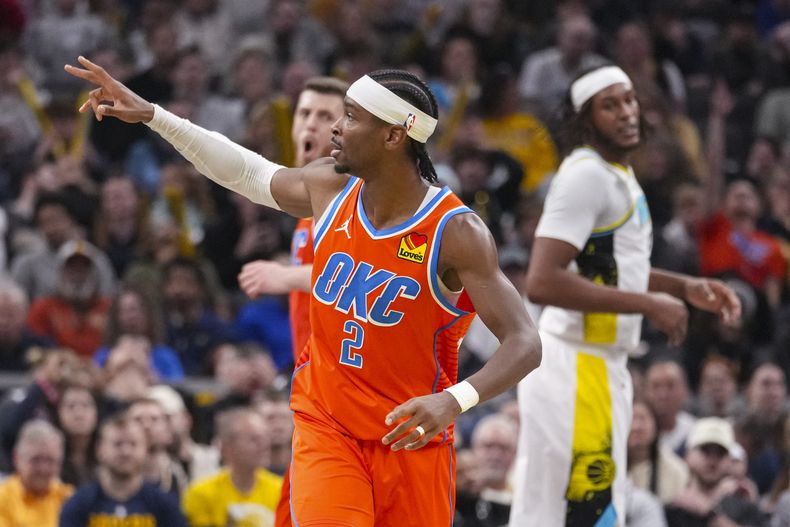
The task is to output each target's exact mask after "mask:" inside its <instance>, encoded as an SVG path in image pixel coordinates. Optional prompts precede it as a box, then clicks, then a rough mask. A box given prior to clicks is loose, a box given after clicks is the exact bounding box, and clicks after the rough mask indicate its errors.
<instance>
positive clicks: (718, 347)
mask: <svg viewBox="0 0 790 527" xmlns="http://www.w3.org/2000/svg"><path fill="white" fill-rule="evenodd" d="M79 55H85V56H87V57H89V58H90V59H91V60H93V61H94V62H96V63H98V64H100V65H101V66H103V67H104V68H106V69H107V70H108V71H109V72H110V73H111V74H112V75H113V76H115V77H116V78H118V79H119V80H121V81H122V82H124V83H126V84H127V85H128V86H129V87H130V88H132V89H133V90H134V91H136V92H137V93H139V94H140V95H142V96H143V97H145V98H146V99H148V100H150V101H153V102H157V103H158V104H160V105H163V106H165V107H167V108H168V109H169V110H170V111H172V112H174V113H176V114H178V115H180V116H182V117H186V118H189V119H190V120H192V121H193V122H195V123H197V124H199V125H202V126H204V127H206V128H209V129H211V130H216V131H218V132H221V133H223V134H225V135H226V136H228V137H229V138H231V139H232V140H234V141H236V142H239V143H241V144H243V145H245V146H246V147H248V148H250V149H252V150H255V151H257V152H259V153H261V154H262V155H264V156H265V157H267V158H269V159H271V160H273V161H276V162H279V163H282V164H286V165H287V164H291V163H293V161H294V151H293V145H292V144H291V140H290V127H291V113H292V109H293V107H294V104H295V100H296V98H297V97H298V95H299V92H300V91H301V89H302V86H303V83H304V82H305V80H306V79H308V78H310V77H313V76H315V75H332V76H336V77H338V78H341V79H344V80H347V81H354V80H355V79H357V78H358V77H359V76H361V75H363V74H364V73H366V72H368V71H371V70H374V69H377V68H381V67H399V68H404V69H408V70H410V71H414V72H417V73H418V74H419V75H420V76H421V77H423V78H424V79H426V80H427V81H428V82H429V85H430V86H431V88H432V89H433V90H434V93H435V94H436V97H437V100H438V102H439V105H440V119H439V129H438V132H437V134H436V135H435V140H433V141H432V143H431V144H429V148H430V150H431V155H432V158H433V160H434V162H435V164H436V166H437V172H438V173H439V175H440V180H441V181H442V183H443V184H446V185H448V186H450V187H451V188H452V189H453V190H454V191H455V192H456V193H457V194H458V195H459V196H460V197H461V198H462V199H463V200H464V202H466V203H467V204H468V205H469V206H470V207H471V208H473V209H474V210H475V211H476V212H477V213H478V214H479V215H480V216H481V217H482V218H483V220H484V221H485V222H486V223H487V224H488V226H489V227H490V229H491V231H492V232H493V233H494V237H495V239H496V241H497V244H498V245H499V250H500V266H501V267H502V268H503V270H504V271H505V272H506V274H507V275H508V277H509V278H510V279H511V280H512V281H513V283H514V284H515V285H516V287H517V288H518V289H519V291H521V292H522V293H523V291H524V289H525V287H524V279H525V271H526V269H527V267H528V265H529V259H530V247H531V243H532V240H533V237H534V230H535V227H536V225H537V221H538V219H539V217H540V213H541V207H542V200H543V197H544V196H545V192H546V190H547V187H548V184H549V183H550V181H551V177H552V174H553V173H554V171H555V170H556V169H557V167H558V165H559V163H560V161H561V159H562V156H563V154H564V153H565V151H564V150H563V147H564V144H563V138H562V137H561V136H560V134H559V130H560V125H561V118H560V113H559V109H560V107H561V105H562V103H563V101H564V96H565V93H566V91H567V89H568V87H569V84H570V82H571V81H572V80H573V78H574V77H575V76H576V75H577V74H578V73H580V72H581V71H583V70H585V69H586V68H589V67H591V66H595V65H598V64H602V63H605V62H614V63H616V64H618V65H620V66H621V67H622V68H623V69H624V70H625V71H626V72H627V73H628V74H629V75H630V76H631V78H632V80H633V81H634V85H635V87H636V90H637V94H638V98H639V100H640V104H641V110H642V117H643V120H644V124H645V127H646V130H647V136H646V137H647V138H646V140H645V141H644V143H643V145H642V146H641V147H640V148H639V150H638V151H637V152H636V153H635V155H634V158H633V166H634V169H635V172H636V174H637V177H638V178H639V181H640V183H641V185H642V187H643V188H644V190H645V193H646V195H647V199H648V203H649V206H650V211H651V215H652V219H653V228H654V237H655V240H654V251H653V262H654V264H655V265H656V266H657V267H663V268H666V269H670V270H677V271H682V272H685V273H690V274H694V275H705V276H715V277H719V278H721V279H723V280H725V281H726V282H727V283H728V284H729V285H731V286H732V287H733V288H734V289H735V290H736V291H737V293H738V296H739V297H740V299H741V302H742V303H743V307H744V316H743V320H742V323H741V324H740V325H739V326H738V327H737V328H730V327H725V326H724V325H722V324H720V323H718V322H717V320H716V318H715V317H714V316H708V315H705V314H702V313H698V312H692V316H691V324H690V329H689V336H688V339H687V340H686V342H685V343H684V344H683V345H682V346H681V347H673V346H670V345H669V344H668V343H667V342H666V339H664V338H663V337H662V336H661V335H660V334H659V333H658V332H657V331H656V330H655V329H654V328H651V327H649V326H646V327H645V330H644V332H643V337H644V342H643V346H642V348H641V349H640V352H639V354H638V356H634V357H632V358H631V361H630V366H631V372H632V375H633V379H634V384H635V406H634V420H633V426H632V431H631V437H630V440H629V467H628V470H629V474H630V475H631V482H632V487H633V488H632V492H631V495H630V497H629V518H628V525H634V526H654V525H655V526H661V525H671V526H674V525H677V526H685V525H750V526H755V525H765V526H768V525H770V526H776V527H778V526H790V419H789V417H790V413H788V409H789V408H790V405H788V402H789V401H788V398H787V375H788V373H789V372H790V296H788V277H790V274H789V273H790V268H788V265H787V264H788V258H790V1H788V0H740V1H736V0H652V1H651V0H641V1H629V0H586V1H584V0H553V1H551V0H545V1H541V2H524V1H519V0H447V1H442V2H438V1H433V0H0V204H1V205H2V208H0V373H8V374H16V375H15V376H14V375H5V376H0V377H2V379H5V380H6V381H5V384H4V385H3V386H2V389H3V391H4V395H3V398H2V402H0V471H2V472H3V473H4V474H6V475H7V479H5V480H4V481H3V482H2V483H0V525H22V524H26V525H42V526H44V525H56V522H57V521H58V520H57V518H58V516H59V515H61V507H63V509H62V517H61V518H60V520H59V521H60V522H61V525H84V523H80V522H81V521H82V520H80V518H87V516H85V515H86V514H87V512H85V511H86V510H92V509H91V507H94V508H100V507H101V506H104V505H102V504H103V503H104V502H103V501H102V500H105V501H106V500H109V501H108V503H109V502H112V500H115V502H112V503H116V502H123V503H127V505H125V506H124V507H125V508H123V510H122V511H120V512H119V511H118V509H117V507H116V509H108V511H106V514H107V515H108V517H111V516H112V515H113V514H116V515H120V516H122V517H125V516H127V515H133V514H142V515H145V514H149V515H153V517H156V518H157V519H158V521H160V522H165V523H163V524H165V525H180V524H181V523H179V522H183V521H186V522H187V523H185V524H190V525H201V526H204V525H216V526H220V525H222V526H224V525H242V523H241V522H248V523H243V525H255V526H258V525H260V526H264V525H273V523H272V522H273V517H274V509H275V507H276V505H277V501H278V500H279V494H280V485H281V481H282V480H281V476H282V475H283V473H284V471H285V470H286V467H287V465H288V461H289V459H290V441H291V433H292V424H291V419H290V410H289V408H288V393H289V383H290V373H291V371H292V367H293V354H292V350H291V332H290V330H289V321H288V306H287V297H285V296H282V297H281V296H263V297H260V298H255V299H249V298H246V297H245V296H244V295H243V294H242V293H241V291H240V289H239V286H238V283H237V276H238V274H239V271H240V270H241V267H242V266H243V265H244V264H245V263H248V262H250V261H253V260H257V259H269V260H279V261H283V262H287V261H288V257H289V250H290V236H291V233H292V230H293V226H294V220H293V219H291V218H288V217H286V216H285V215H283V214H281V213H278V212H274V211H272V210H269V209H266V208H263V207H260V206H257V205H254V204H252V203H251V202H249V201H247V200H246V199H245V198H242V197H240V196H238V195H236V194H233V193H230V192H228V191H226V190H224V189H222V188H221V187H219V186H217V185H215V184H213V183H211V182H210V181H209V180H207V179H205V178H204V177H202V176H201V175H199V174H198V173H197V172H196V171H195V169H194V168H193V167H192V166H191V165H189V164H188V163H186V162H184V161H183V160H182V158H181V157H180V156H179V155H178V153H177V152H175V150H173V149H172V148H171V147H170V146H169V145H168V144H167V143H165V142H163V140H161V139H160V138H159V137H158V136H156V135H155V134H153V133H151V132H150V131H149V130H148V129H147V128H146V127H144V126H142V125H126V124H123V123H120V122H118V121H116V120H114V119H106V120H104V121H102V122H96V121H95V120H93V119H92V116H91V115H90V114H80V113H78V111H77V108H78V107H79V105H80V104H81V103H82V102H83V101H84V100H85V97H86V92H85V90H86V89H87V87H86V86H85V85H84V84H83V83H82V82H81V81H79V80H78V79H75V78H73V77H70V76H69V75H67V74H66V73H65V72H64V71H63V65H64V64H66V63H72V64H74V63H75V61H76V58H77V56H79ZM328 139H329V138H327V140H328ZM524 302H525V303H526V304H527V306H528V308H529V311H530V314H531V315H532V316H533V317H537V316H539V314H540V306H537V305H533V304H532V303H530V302H529V300H528V299H527V298H526V295H524ZM497 345H498V343H497V341H496V339H495V338H494V337H493V335H491V334H490V333H488V332H487V331H486V330H485V328H484V327H483V326H482V324H474V325H473V327H472V329H471V331H470V334H469V335H468V337H467V338H466V339H465V340H464V343H463V346H462V349H461V351H460V353H461V357H460V370H461V371H460V373H459V378H464V377H466V376H467V375H469V374H471V373H473V372H474V371H476V369H477V368H479V367H480V365H481V364H482V363H483V362H485V360H486V359H487V358H488V357H489V356H490V355H491V354H492V353H493V351H494V350H495V349H496V347H497ZM9 379H10V380H11V381H10V382H9ZM22 379H24V380H22ZM458 430H459V431H460V433H457V434H456V437H458V438H459V444H458V447H459V449H458V464H457V472H458V477H457V490H458V499H457V522H456V525H458V526H459V527H470V526H471V527H474V526H486V527H488V526H500V525H505V524H506V523H507V518H508V511H509V503H510V499H511V494H510V489H511V487H510V481H511V473H510V472H511V466H512V463H513V459H514V457H515V449H516V437H517V434H518V411H517V408H516V402H515V395H514V394H509V395H508V396H506V397H500V398H498V399H496V400H494V401H492V402H490V403H488V404H486V405H483V406H481V407H479V408H476V409H474V410H473V411H471V412H468V413H466V414H463V416H462V417H461V418H460V419H459V422H458ZM130 478H131V479H130ZM131 480H134V481H136V482H138V483H139V484H136V485H137V486H136V487H135V486H134V485H132V486H131V487H130V484H129V481H131ZM140 485H142V486H140ZM75 489H77V491H76V494H75V495H74V496H73V497H71V498H69V496H71V495H72V493H73V492H74V491H75ZM22 496H27V497H28V498H29V499H26V500H23V499H21V497H22ZM141 496H142V497H141ZM133 498H134V499H133ZM138 498H139V499H138ZM124 500H126V501H124ZM168 500H171V501H172V502H173V503H179V504H180V507H178V506H175V507H172V506H168V504H169V503H170V501H168ZM64 502H65V503H66V505H65V506H64V505H63V504H64ZM240 503H244V506H241V505H239V504H240ZM228 504H232V505H233V506H229V505H228ZM149 509H150V510H149ZM97 510H98V509H97ZM102 510H103V509H102ZM113 511H114V512H113ZM179 511H180V512H179ZM168 514H169V515H170V516H168ZM182 514H183V516H181V515H182ZM81 515H82V516H81ZM130 517H131V516H130ZM20 518H21V519H20ZM184 518H186V519H184ZM722 518H725V519H726V520H727V521H728V522H729V523H723V521H724V520H722ZM720 521H721V522H720ZM233 522H236V523H233ZM254 522H257V523H254ZM714 522H717V523H714ZM110 524H111V523H107V525H110ZM112 525H115V524H112ZM130 525H131V524H130ZM141 525H142V524H141Z"/></svg>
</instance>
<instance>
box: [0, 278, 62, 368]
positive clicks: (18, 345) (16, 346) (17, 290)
mask: <svg viewBox="0 0 790 527" xmlns="http://www.w3.org/2000/svg"><path fill="white" fill-rule="evenodd" d="M27 313H28V302H27V295H26V294H25V292H24V290H23V289H22V288H21V287H19V285H18V284H17V283H16V282H14V281H13V280H11V279H10V278H4V277H0V370H3V371H26V370H29V369H30V362H29V360H28V357H27V353H28V351H29V350H30V348H32V347H34V346H39V347H44V346H49V345H51V344H52V341H50V340H49V339H47V338H44V337H41V336H39V335H36V334H35V333H33V332H32V331H31V330H30V329H29V328H28V327H27V326H26V321H27Z"/></svg>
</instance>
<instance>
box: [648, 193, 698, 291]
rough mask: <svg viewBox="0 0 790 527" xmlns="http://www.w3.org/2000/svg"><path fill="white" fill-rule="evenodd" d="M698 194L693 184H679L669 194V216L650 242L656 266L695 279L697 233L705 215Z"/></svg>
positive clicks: (696, 270)
mask: <svg viewBox="0 0 790 527" xmlns="http://www.w3.org/2000/svg"><path fill="white" fill-rule="evenodd" d="M702 192H703V190H702V188H701V187H700V186H698V185H696V184H693V183H680V184H679V185H677V186H676V187H675V189H674V190H673V192H672V197H671V200H672V211H671V214H672V216H671V218H670V219H669V221H668V222H667V224H666V225H664V226H663V227H661V230H660V231H659V232H657V233H656V237H655V239H654V242H653V243H654V244H655V245H654V248H653V259H654V261H655V264H656V266H660V267H661V268H662V269H667V270H670V271H675V272H679V273H686V274H691V275H693V276H697V275H699V265H700V264H699V246H698V241H697V229H698V228H699V225H700V223H701V222H702V221H703V219H704V215H705V211H704V205H703V203H704V200H703V196H702ZM667 212H670V211H667Z"/></svg>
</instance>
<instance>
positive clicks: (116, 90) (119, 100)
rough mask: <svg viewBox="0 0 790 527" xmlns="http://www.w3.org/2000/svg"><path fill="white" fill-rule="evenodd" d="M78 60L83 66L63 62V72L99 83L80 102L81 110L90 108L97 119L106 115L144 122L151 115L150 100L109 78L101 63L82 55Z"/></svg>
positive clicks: (152, 114)
mask: <svg viewBox="0 0 790 527" xmlns="http://www.w3.org/2000/svg"><path fill="white" fill-rule="evenodd" d="M77 60H78V61H79V63H80V64H81V65H82V66H83V67H84V68H85V69H82V68H77V67H75V66H72V65H71V64H67V65H66V66H64V69H65V70H66V72H67V73H69V74H71V75H74V76H75V77H79V78H80V79H85V80H86V81H88V82H91V83H93V84H95V85H96V86H98V88H96V89H95V90H92V91H91V92H90V96H89V98H88V100H87V101H85V103H84V104H83V105H82V106H80V112H83V113H84V112H86V111H88V108H92V109H93V113H94V114H95V115H96V119H97V120H99V121H101V120H102V119H103V118H104V117H105V116H108V115H109V116H112V117H117V118H118V119H120V120H121V121H125V122H127V123H139V122H146V123H147V122H148V121H150V120H151V119H153V117H154V105H153V104H151V103H150V102H148V101H146V100H145V99H143V98H142V97H140V96H139V95H137V94H136V93H134V92H133V91H132V90H130V89H129V88H127V87H126V86H124V85H123V84H121V83H120V82H118V81H117V80H115V79H114V78H112V76H110V74H109V73H107V72H106V71H105V70H104V68H102V67H101V66H99V65H97V64H94V63H93V62H91V61H89V60H88V59H86V58H85V57H82V56H80V57H79V58H78V59H77Z"/></svg>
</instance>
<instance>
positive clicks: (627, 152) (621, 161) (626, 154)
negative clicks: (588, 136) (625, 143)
mask: <svg viewBox="0 0 790 527" xmlns="http://www.w3.org/2000/svg"><path fill="white" fill-rule="evenodd" d="M590 146H591V147H592V148H593V149H594V150H595V151H596V152H598V155H600V156H601V157H602V158H603V159H604V161H606V162H607V163H610V164H612V165H623V166H628V165H629V164H630V163H631V149H624V148H620V147H617V146H616V145H613V144H604V143H603V142H602V141H590Z"/></svg>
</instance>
